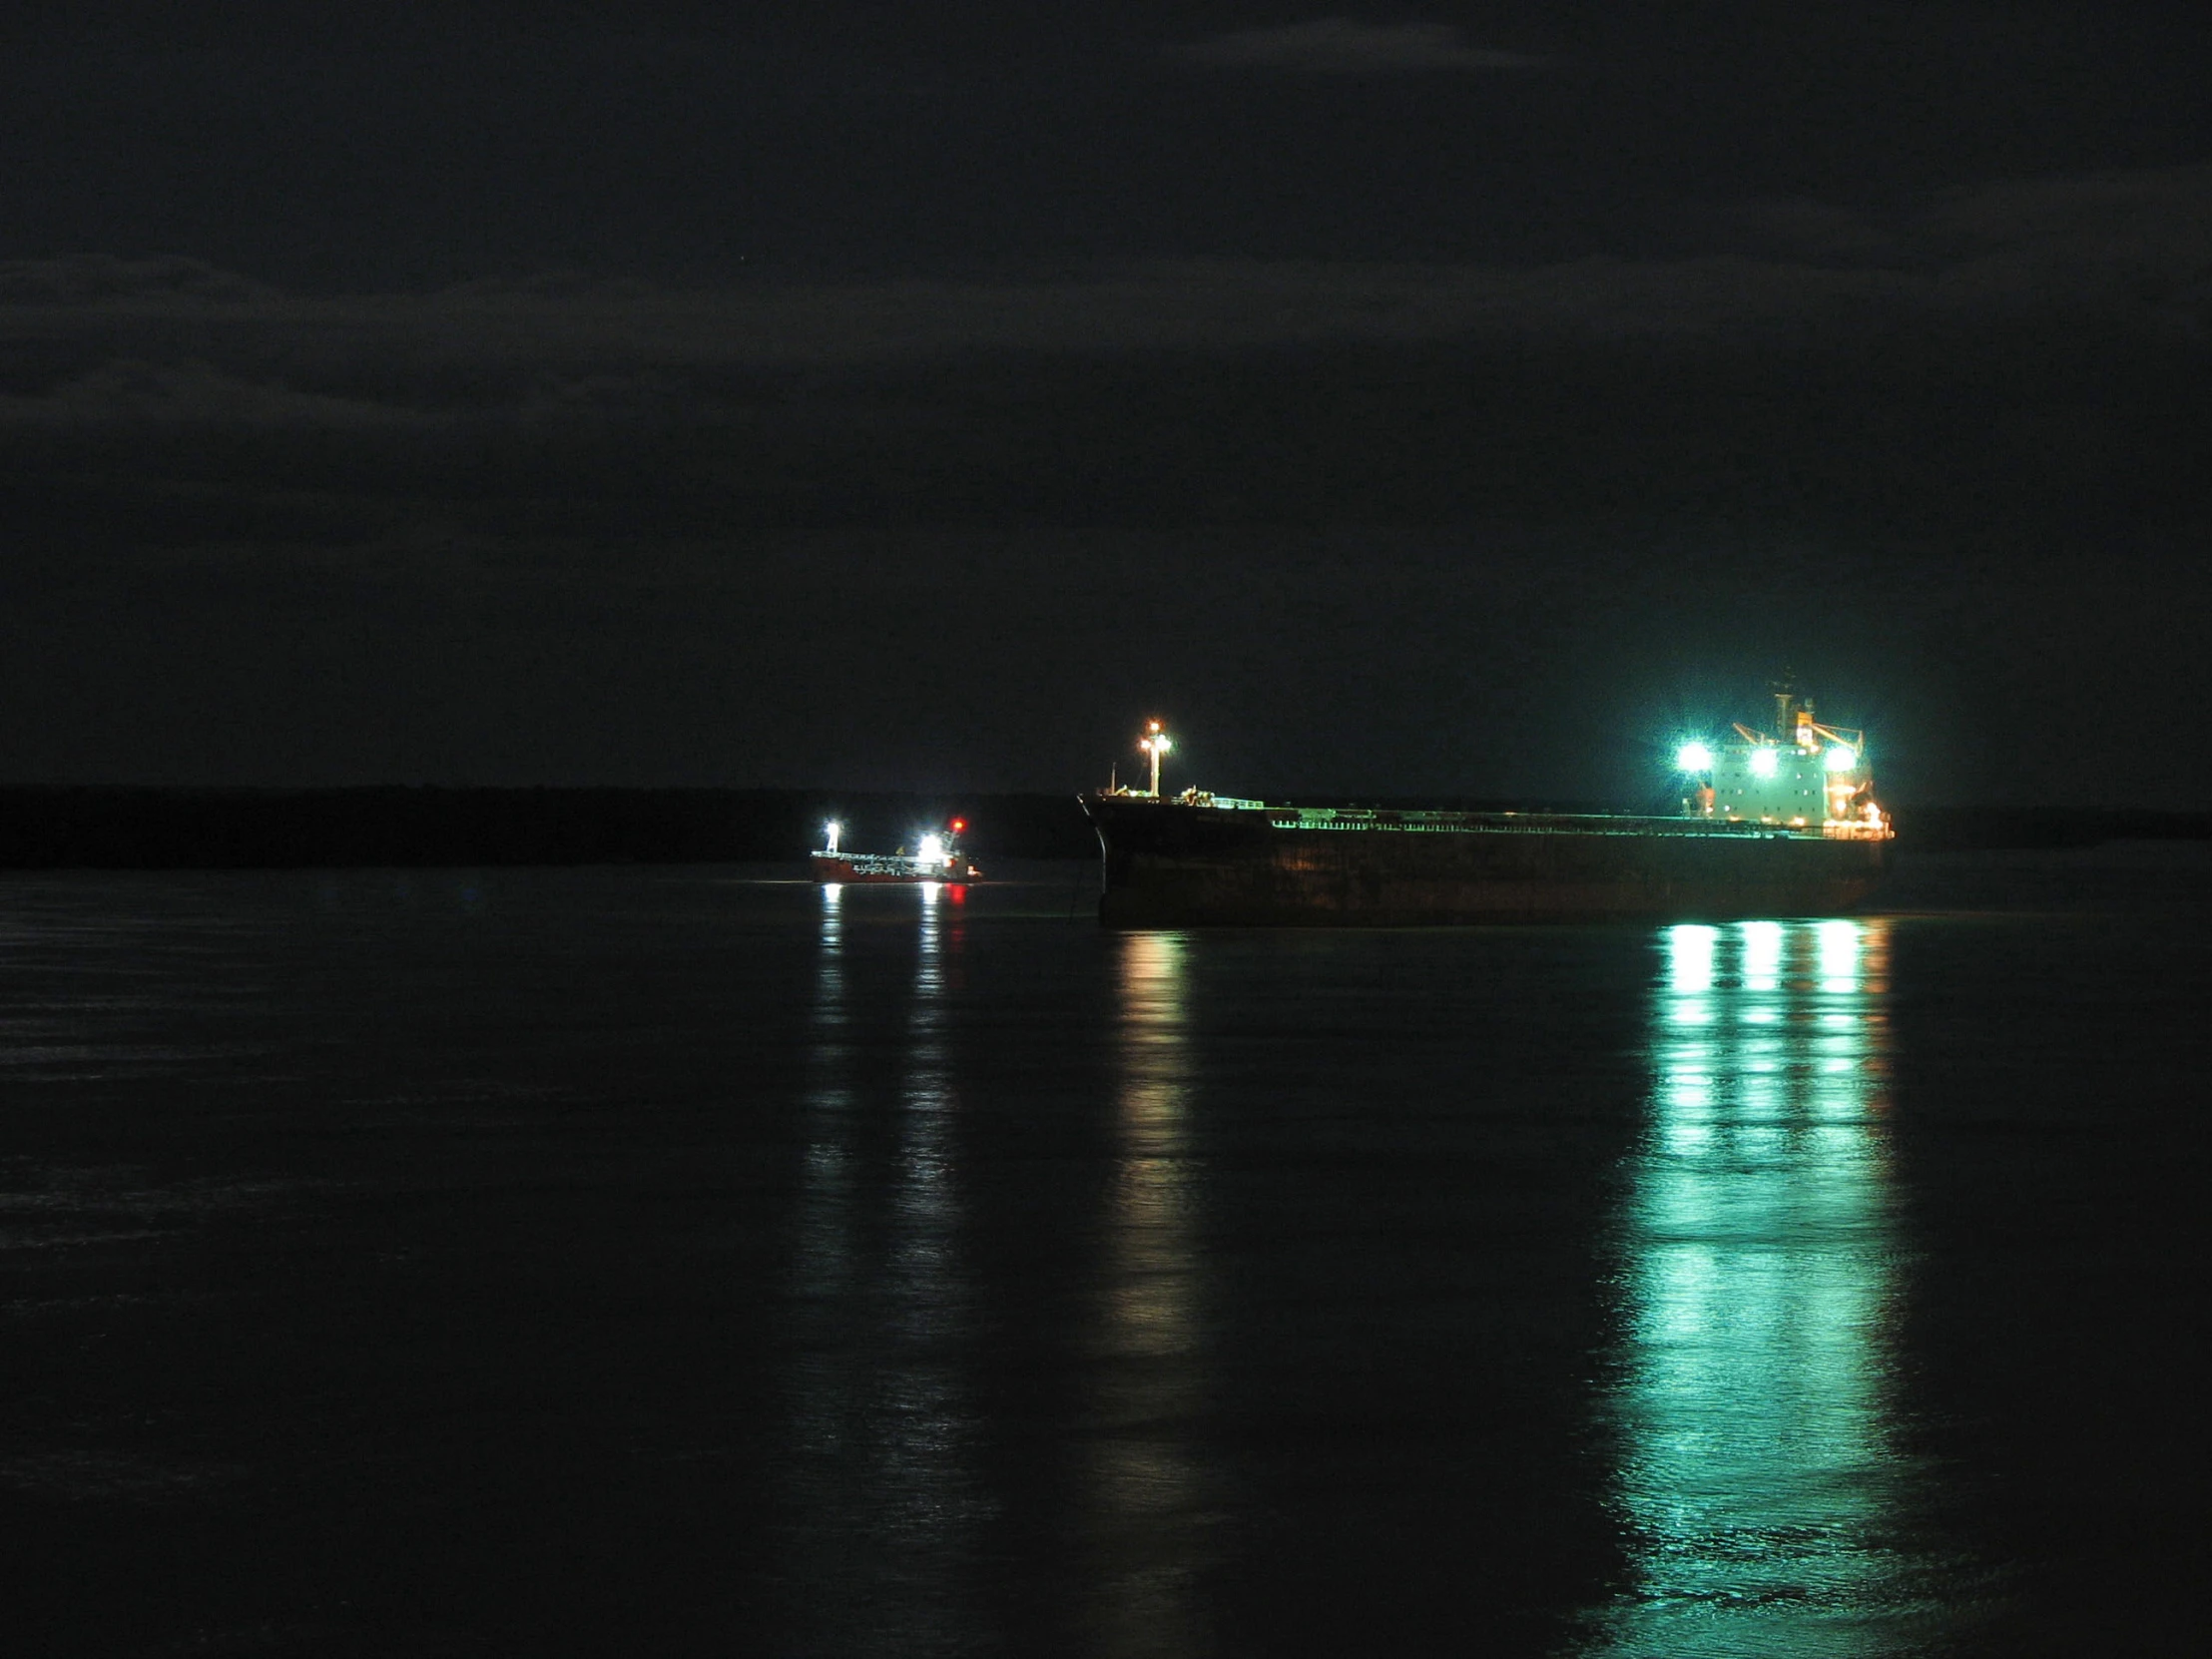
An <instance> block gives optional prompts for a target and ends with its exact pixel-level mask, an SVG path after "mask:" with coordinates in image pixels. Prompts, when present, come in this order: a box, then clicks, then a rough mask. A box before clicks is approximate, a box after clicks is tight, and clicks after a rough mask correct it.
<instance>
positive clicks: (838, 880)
mask: <svg viewBox="0 0 2212 1659" xmlns="http://www.w3.org/2000/svg"><path fill="white" fill-rule="evenodd" d="M813 860H814V873H815V879H816V880H817V881H822V882H827V883H830V884H833V885H836V886H847V885H853V884H857V885H860V886H875V885H903V886H909V887H911V886H918V885H919V884H921V883H922V882H925V881H929V882H940V883H942V884H944V885H946V886H955V887H964V886H967V885H969V884H970V883H972V882H974V881H975V880H976V879H977V878H978V877H977V873H976V870H975V866H974V865H972V864H967V863H962V864H960V865H958V866H956V868H952V869H948V868H946V867H945V866H943V865H941V864H937V865H931V866H929V867H928V868H927V869H923V868H921V867H920V866H919V865H917V864H916V863H915V861H914V860H912V859H910V858H902V857H896V856H892V855H889V854H884V853H853V854H851V855H849V856H847V855H844V854H840V853H835V852H817V853H815V854H813Z"/></svg>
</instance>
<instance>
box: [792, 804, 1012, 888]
mask: <svg viewBox="0 0 2212 1659" xmlns="http://www.w3.org/2000/svg"><path fill="white" fill-rule="evenodd" d="M966 830H967V820H966V819H960V818H956V819H954V820H953V821H952V822H951V823H950V824H948V825H946V826H945V827H944V829H942V830H928V831H925V832H924V833H921V834H919V835H917V836H915V838H914V850H913V851H912V852H908V851H907V850H906V849H905V848H904V847H903V846H902V847H900V848H899V849H898V850H897V851H896V852H845V851H841V850H839V849H838V846H837V842H838V841H839V840H840V839H841V838H842V837H843V834H844V826H843V825H841V824H835V823H830V824H825V825H824V826H823V827H822V834H823V844H822V846H821V848H820V849H819V850H817V851H816V852H814V853H812V854H811V857H812V859H813V863H814V871H815V879H816V880H817V881H821V882H824V883H826V884H829V885H835V886H842V885H843V884H845V883H846V882H849V881H856V882H861V883H863V884H864V883H869V882H884V881H903V882H908V883H912V882H918V881H946V882H950V883H952V884H953V885H955V886H962V885H965V884H966V883H968V882H970V881H980V880H982V878H983V872H982V871H981V870H979V869H977V868H976V867H975V866H974V865H973V864H972V863H970V862H968V860H967V856H966V854H964V853H962V852H961V850H960V836H961V835H962V834H964V833H965V832H966Z"/></svg>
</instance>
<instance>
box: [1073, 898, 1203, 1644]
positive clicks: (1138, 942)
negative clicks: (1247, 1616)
mask: <svg viewBox="0 0 2212 1659" xmlns="http://www.w3.org/2000/svg"><path fill="white" fill-rule="evenodd" d="M1118 942H1119V946H1120V992H1121V999H1120V1000H1121V1007H1120V1021H1119V1027H1120V1028H1119V1032H1118V1039H1119V1040H1118V1042H1117V1045H1116V1052H1117V1056H1118V1059H1119V1071H1120V1077H1119V1087H1118V1090H1117V1097H1116V1117H1115V1138H1116V1146H1115V1151H1114V1162H1113V1174H1112V1184H1111V1187H1110V1189H1109V1195H1108V1199H1107V1214H1106V1218H1105V1224H1106V1225H1105V1239H1104V1246H1105V1250H1104V1255H1105V1264H1104V1267H1105V1271H1104V1274H1103V1276H1102V1285H1101V1300H1100V1307H1099V1317H1098V1326H1097V1335H1096V1349H1097V1353H1098V1356H1099V1359H1100V1360H1101V1362H1102V1365H1101V1370H1100V1374H1099V1383H1098V1386H1097V1399H1096V1401H1095V1406H1094V1409H1095V1412H1096V1424H1097V1428H1096V1438H1095V1440H1094V1444H1093V1454H1092V1477H1093V1481H1094V1485H1095V1497H1096V1505H1097V1510H1096V1512H1097V1517H1098V1528H1097V1531H1098V1544H1099V1552H1100V1557H1101V1559H1100V1562H1099V1572H1098V1603H1097V1606H1098V1612H1097V1616H1096V1618H1095V1619H1094V1621H1093V1623H1092V1627H1091V1635H1092V1638H1093V1644H1094V1649H1095V1651H1097V1652H1101V1653H1107V1654H1117V1655H1119V1654H1181V1653H1190V1652H1194V1651H1197V1650H1198V1649H1199V1648H1200V1646H1201V1645H1202V1644H1201V1642H1200V1637H1199V1630H1198V1625H1197V1619H1196V1609H1195V1607H1194V1603H1193V1594H1192V1592H1193V1584H1194V1580H1195V1578H1196V1576H1197V1573H1198V1570H1199V1567H1200V1566H1201V1564H1202V1563H1201V1561H1200V1558H1199V1555H1198V1553H1197V1551H1196V1549H1195V1547H1194V1546H1195V1543H1196V1539H1195V1537H1194V1535H1193V1534H1194V1528H1195V1525H1196V1523H1197V1521H1198V1519H1199V1516H1198V1512H1197V1510H1198V1504H1199V1502H1200V1497H1201V1491H1200V1479H1199V1471H1198V1469H1197V1467H1196V1466H1195V1464H1194V1461H1193V1458H1192V1455H1191V1449H1190V1443H1189V1442H1190V1432H1191V1429H1190V1424H1191V1418H1192V1415H1193V1413H1194V1412H1195V1411H1196V1410H1197V1409H1198V1407H1199V1406H1200V1404H1201V1403H1202V1398H1201V1396H1202V1391H1203V1382H1204V1379H1203V1375H1202V1372H1201V1369H1200V1354H1201V1335H1202V1332H1201V1323H1202V1310H1201V1307H1200V1303H1199V1278H1198V1271H1197V1270H1198V1254H1197V1249H1196V1242H1195V1237H1194V1234H1195V1226H1196V1221H1197V1217H1196V1214H1195V1211H1196V1197H1197V1195H1196V1192H1195V1190H1194V1183H1195V1169H1196V1164H1195V1161H1194V1158H1193V1155H1192V1148H1191V1145H1190V1122H1189V1119H1190V1111H1191V1082H1190V1079H1191V1071H1192V1065H1191V1054H1190V1036H1189V1028H1188V1021H1189V1011H1188V1008H1187V1006H1186V993H1185V984H1184V967H1185V952H1186V950H1187V949H1188V944H1187V941H1186V940H1185V938H1184V937H1183V935H1181V934H1179V933H1128V934H1124V935H1122V936H1121V937H1120V939H1119V941H1118Z"/></svg>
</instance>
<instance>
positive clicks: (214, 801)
mask: <svg viewBox="0 0 2212 1659" xmlns="http://www.w3.org/2000/svg"><path fill="white" fill-rule="evenodd" d="M1431 805H1441V803H1431ZM1453 805H1457V804H1456V803H1454V804H1453ZM1481 805H1482V806H1485V807H1488V808H1492V809H1496V808H1500V807H1509V806H1512V805H1514V804H1512V803H1502V802H1484V803H1481ZM1526 805H1527V806H1528V807H1529V808H1530V809H1534V808H1536V807H1538V806H1551V807H1557V806H1559V805H1561V804H1557V803H1528V804H1526ZM954 814H958V815H960V816H962V817H964V818H966V819H967V820H968V821H969V822H970V824H971V825H972V829H971V830H969V832H968V837H967V839H968V845H969V848H970V850H971V851H972V852H973V853H974V854H975V856H976V857H977V859H978V861H987V860H988V859H990V858H991V857H994V856H995V857H1016V858H1085V857H1093V856H1096V854H1097V842H1096V840H1095V839H1094V838H1093V836H1092V834H1091V830H1090V825H1089V824H1088V822H1087V821H1086V820H1085V819H1084V817H1083V814H1082V811H1081V809H1080V808H1078V807H1077V805H1076V803H1075V796H1074V792H1073V791H1070V792H1068V793H1067V794H1065V795H1037V794H1024V795H961V796H954V795H918V794H900V793H892V792H867V791H845V792H838V791H832V790H710V789H666V790H634V789H446V788H440V787H435V786H371V787H359V788H347V789H312V790H250V789H224V790H214V789H165V788H130V787H118V786H87V787H81V788H72V787H44V788H26V787H20V786H19V787H13V788H0V868H6V869H19V870H20V869H73V868H74V869H301V868H322V867H347V866H368V867H375V866H413V867H424V866H434V865H449V864H469V865H524V864H594V863H647V864H673V863H743V862H760V861H771V860H779V859H790V860H793V861H795V862H796V861H798V860H799V859H801V858H803V857H804V856H805V854H806V853H807V851H808V850H809V849H810V848H811V847H813V846H814V845H816V844H817V842H818V840H819V837H820V834H821V828H822V823H823V821H824V820H825V819H826V818H829V817H831V816H834V817H836V818H837V819H839V821H840V822H842V823H843V824H844V826H845V844H847V845H851V846H861V847H869V848H876V847H880V848H882V849H884V850H888V849H889V848H891V847H893V846H896V845H898V844H900V843H901V842H903V841H905V840H907V839H908V838H909V837H911V836H912V835H913V834H914V833H915V832H916V831H917V830H920V829H922V828H925V827H928V826H931V825H935V824H940V823H942V822H943V821H944V820H945V819H947V818H950V817H951V816H953V815H954ZM1897 819H1898V830H1899V845H1900V847H1901V848H1905V849H1912V850H1925V851H1949V850H1968V849H1974V848H1997V847H2044V846H2047V847H2060V846H2089V845H2094V844H2096V843H2097V842H2100V841H2108V840H2119V839H2130V838H2132V839H2212V813H2186V812H2170V811H2157V810H2150V809H2125V808H2109V809H2068V810H2066V811H2063V812H2052V811H2040V812H2024V811H2021V810H2018V809H2009V808H1972V807H1923V808H1901V809H1899V810H1898V813H1897Z"/></svg>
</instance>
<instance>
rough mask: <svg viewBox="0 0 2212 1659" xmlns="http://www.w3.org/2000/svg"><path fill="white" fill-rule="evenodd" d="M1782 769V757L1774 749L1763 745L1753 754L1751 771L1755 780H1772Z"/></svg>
mask: <svg viewBox="0 0 2212 1659" xmlns="http://www.w3.org/2000/svg"><path fill="white" fill-rule="evenodd" d="M1781 769H1782V757H1781V756H1780V755H1778V754H1776V753H1775V752H1774V750H1773V748H1772V747H1771V746H1769V745H1766V744H1761V745H1760V746H1759V747H1758V748H1757V749H1754V750H1753V751H1752V752H1751V771H1752V776H1753V777H1755V778H1772V777H1773V776H1774V775H1775V774H1776V773H1777V772H1779V771H1780V770H1781Z"/></svg>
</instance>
